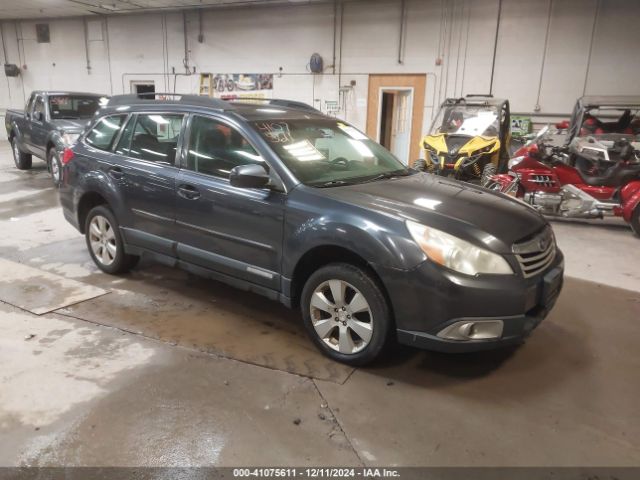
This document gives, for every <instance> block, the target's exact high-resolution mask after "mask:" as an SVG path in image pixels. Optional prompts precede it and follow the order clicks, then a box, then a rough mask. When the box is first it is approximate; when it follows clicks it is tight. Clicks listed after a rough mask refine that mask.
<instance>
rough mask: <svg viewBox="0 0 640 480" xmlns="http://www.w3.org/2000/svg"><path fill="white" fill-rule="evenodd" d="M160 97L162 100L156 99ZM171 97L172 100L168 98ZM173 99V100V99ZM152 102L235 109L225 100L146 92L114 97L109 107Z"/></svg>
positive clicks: (110, 99) (108, 104) (110, 100)
mask: <svg viewBox="0 0 640 480" xmlns="http://www.w3.org/2000/svg"><path fill="white" fill-rule="evenodd" d="M145 97H150V98H145ZM156 97H160V98H156ZM166 97H170V98H166ZM171 97H172V98H171ZM151 102H172V103H184V104H187V105H198V106H204V107H213V108H216V109H219V110H230V109H232V108H233V107H232V106H231V105H230V104H229V102H226V101H224V100H220V99H219V98H210V97H204V96H201V95H189V94H183V93H162V92H145V93H132V94H126V95H114V96H112V97H110V98H109V102H108V103H107V106H109V107H112V106H115V105H130V104H140V103H151Z"/></svg>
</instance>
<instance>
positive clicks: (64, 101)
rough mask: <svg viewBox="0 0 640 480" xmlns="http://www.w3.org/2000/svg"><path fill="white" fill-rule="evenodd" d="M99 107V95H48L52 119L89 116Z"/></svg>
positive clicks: (71, 118)
mask: <svg viewBox="0 0 640 480" xmlns="http://www.w3.org/2000/svg"><path fill="white" fill-rule="evenodd" d="M99 107H100V97H93V96H91V97H89V96H86V97H80V96H72V95H52V96H50V97H49V112H51V119H52V120H62V119H69V120H75V119H79V118H91V117H93V114H94V113H96V110H98V108H99Z"/></svg>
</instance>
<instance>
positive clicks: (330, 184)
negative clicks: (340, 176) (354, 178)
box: [313, 180, 354, 188]
mask: <svg viewBox="0 0 640 480" xmlns="http://www.w3.org/2000/svg"><path fill="white" fill-rule="evenodd" d="M341 185H354V182H348V181H346V180H331V181H329V182H325V183H321V184H319V185H313V186H314V187H318V188H327V187H337V186H341Z"/></svg>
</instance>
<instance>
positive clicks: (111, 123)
mask: <svg viewBox="0 0 640 480" xmlns="http://www.w3.org/2000/svg"><path fill="white" fill-rule="evenodd" d="M125 118H126V115H110V116H108V117H103V118H101V119H100V120H98V123H96V124H95V125H94V127H93V128H92V129H91V130H90V131H89V133H87V136H86V137H85V139H84V141H85V142H87V143H88V144H89V145H91V146H92V147H95V148H99V149H100V150H111V146H112V145H113V141H114V140H115V138H116V136H117V135H118V132H119V131H120V129H121V128H122V124H123V123H124V119H125Z"/></svg>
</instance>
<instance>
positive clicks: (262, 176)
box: [229, 164, 269, 188]
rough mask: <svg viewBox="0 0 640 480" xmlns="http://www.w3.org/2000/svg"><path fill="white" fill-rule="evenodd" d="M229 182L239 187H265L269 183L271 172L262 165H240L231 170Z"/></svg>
mask: <svg viewBox="0 0 640 480" xmlns="http://www.w3.org/2000/svg"><path fill="white" fill-rule="evenodd" d="M229 182H230V183H231V185H232V186H233V187H238V188H263V187H266V186H267V185H268V184H269V173H267V171H266V170H265V169H264V167H263V166H262V165H257V164H249V165H238V166H237V167H234V168H232V169H231V172H229Z"/></svg>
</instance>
